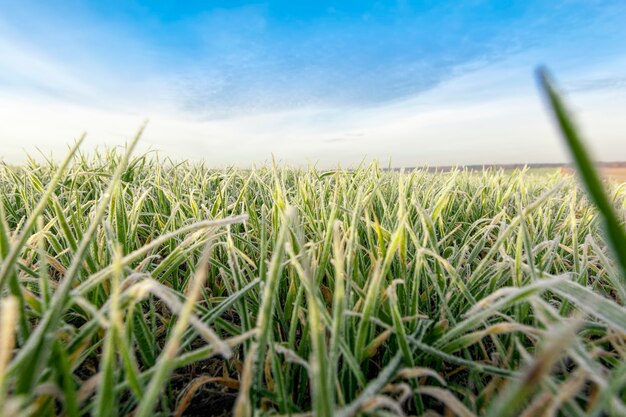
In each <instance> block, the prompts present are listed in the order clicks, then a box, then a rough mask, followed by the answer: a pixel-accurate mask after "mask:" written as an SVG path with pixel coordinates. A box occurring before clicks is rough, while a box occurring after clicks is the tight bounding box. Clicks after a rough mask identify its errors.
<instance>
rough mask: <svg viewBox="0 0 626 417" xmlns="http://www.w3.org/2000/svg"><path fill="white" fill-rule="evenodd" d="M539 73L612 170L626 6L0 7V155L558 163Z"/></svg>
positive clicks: (624, 86) (625, 107) (620, 119)
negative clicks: (113, 153)
mask: <svg viewBox="0 0 626 417" xmlns="http://www.w3.org/2000/svg"><path fill="white" fill-rule="evenodd" d="M539 64H545V65H547V66H548V67H549V68H550V69H551V70H552V72H553V74H554V75H555V76H556V78H557V80H558V84H559V86H560V87H561V89H562V90H563V91H564V92H565V93H566V94H567V97H568V99H569V101H570V103H571V105H572V107H573V108H574V110H575V111H576V116H577V119H578V121H579V125H581V127H582V130H583V132H584V133H585V136H586V137H587V139H588V140H589V141H590V143H591V145H592V147H593V149H594V151H595V156H596V157H597V159H601V160H626V117H625V116H626V2H624V1H619V0H614V1H609V0H606V1H605V0H587V1H584V0H555V1H540V0H529V1H480V0H471V1H419V2H418V1H394V2H387V1H376V2H371V1H342V2H332V1H315V2H308V1H306V2H305V1H303V2H293V1H270V2H258V3H248V2H240V1H228V2H226V1H212V2H207V1H190V2H178V1H159V2H149V1H143V0H140V1H129V0H126V1H125V0H113V1H107V2H104V1H102V2H100V1H79V0H72V1H55V0H52V1H47V2H37V1H29V0H25V1H6V0H0V114H1V115H2V120H1V121H0V158H1V159H5V160H7V161H10V162H19V161H21V160H24V158H25V154H26V153H31V154H34V153H36V149H37V148H39V149H41V151H43V152H44V153H46V154H49V153H51V152H52V153H53V154H54V155H55V156H57V157H60V156H61V155H62V154H63V153H64V152H65V149H66V146H67V145H68V144H70V143H71V142H72V141H73V140H74V138H76V137H78V136H79V135H80V133H81V132H83V131H86V132H87V134H88V135H87V140H86V142H85V146H84V149H85V150H89V149H92V148H94V147H96V146H102V145H104V144H106V145H109V146H116V145H120V144H123V143H124V142H125V141H126V140H128V139H129V138H130V137H132V136H133V134H134V131H135V130H136V129H137V127H138V126H139V125H140V124H141V122H142V120H144V119H146V118H148V119H149V124H148V128H147V130H146V132H145V134H144V136H143V138H142V141H141V149H142V150H146V149H155V150H159V151H160V152H161V153H162V154H164V155H169V156H172V157H173V158H175V159H187V158H191V159H204V160H206V161H207V162H208V163H209V164H212V165H216V166H225V165H240V166H247V165H250V164H252V163H263V162H264V161H268V160H270V159H271V156H272V154H274V155H275V156H276V158H278V159H279V160H282V161H285V162H287V163H291V164H298V165H303V164H315V163H317V164H318V165H319V166H331V165H335V164H337V163H341V164H342V165H344V166H350V165H354V164H357V163H358V162H360V161H361V160H362V159H363V158H366V159H374V158H376V159H379V160H381V161H384V162H385V163H386V162H387V161H389V160H391V163H392V164H393V165H395V166H415V165H421V164H429V165H448V164H482V163H526V162H561V161H564V160H566V159H567V154H566V153H565V152H564V149H563V146H562V144H561V142H560V139H559V137H558V135H557V134H556V132H555V130H554V128H553V126H552V125H551V122H550V118H549V117H548V116H547V114H546V112H545V109H544V107H543V103H542V101H541V99H540V96H539V94H538V92H537V89H536V86H535V80H534V74H533V71H534V69H535V68H536V66H537V65H539Z"/></svg>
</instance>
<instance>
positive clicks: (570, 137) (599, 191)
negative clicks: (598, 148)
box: [537, 68, 626, 285]
mask: <svg viewBox="0 0 626 417" xmlns="http://www.w3.org/2000/svg"><path fill="white" fill-rule="evenodd" d="M537 78H538V80H539V85H540V86H541V90H542V91H543V93H544V94H545V95H546V99H547V102H548V104H549V106H550V108H551V109H552V111H553V113H554V117H555V118H556V121H557V123H558V125H559V128H560V129H561V133H562V134H563V138H564V139H565V142H566V143H567V146H568V148H569V150H570V152H571V154H572V157H573V158H574V161H575V162H576V166H577V167H578V172H579V174H580V177H581V179H582V181H583V183H584V184H585V187H586V188H587V192H588V193H589V196H590V197H591V200H592V201H593V203H594V204H595V205H596V207H597V208H598V210H599V211H600V214H601V216H602V219H603V220H604V223H605V227H606V234H607V237H608V241H609V243H610V245H611V247H612V249H613V251H614V252H615V257H616V260H617V262H618V264H619V265H620V267H621V269H622V273H623V277H622V278H623V279H622V285H624V284H626V234H625V233H624V229H623V228H622V226H621V224H620V221H619V219H618V217H617V215H616V214H615V211H614V209H613V206H612V205H611V201H610V199H609V197H608V196H607V194H606V192H605V191H604V187H603V185H602V181H601V179H600V176H599V175H598V172H597V171H596V169H595V167H594V164H593V160H592V159H591V157H590V153H589V151H588V149H587V148H586V147H585V144H584V143H583V141H582V139H581V138H580V136H579V135H578V131H577V129H576V127H575V126H574V123H573V122H572V118H571V117H570V116H569V114H568V111H567V109H566V108H565V104H564V103H563V101H562V100H561V97H560V95H559V94H558V93H557V91H556V89H555V87H554V85H553V83H552V80H551V77H550V74H549V73H548V71H547V70H546V69H545V68H539V69H538V70H537Z"/></svg>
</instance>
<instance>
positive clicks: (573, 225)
mask: <svg viewBox="0 0 626 417" xmlns="http://www.w3.org/2000/svg"><path fill="white" fill-rule="evenodd" d="M549 92H550V94H553V93H552V90H549ZM549 97H551V98H552V99H554V97H557V96H552V95H550V96H549ZM557 99H558V97H557ZM557 104H559V103H557ZM556 108H557V111H558V106H557V107H556ZM558 114H560V113H558V112H557V115H558ZM563 114H564V113H563ZM564 117H566V116H564ZM566 133H567V132H566ZM137 137H139V135H137ZM134 142H135V141H133V143H132V144H130V145H129V146H128V149H126V150H125V151H124V152H120V151H116V150H107V151H104V152H96V153H94V154H92V155H90V156H86V155H83V154H80V153H78V152H77V150H76V149H77V146H78V143H77V144H76V146H75V147H74V148H72V149H71V151H70V153H69V155H68V157H67V159H66V160H65V161H64V162H63V163H61V164H59V165H57V164H54V163H52V162H48V163H45V164H39V163H35V162H33V161H31V162H30V163H29V164H28V165H24V166H19V167H11V166H7V165H4V166H2V167H0V187H1V188H2V191H3V192H2V194H1V195H0V255H1V257H2V266H1V269H0V272H1V274H0V294H1V301H0V312H1V313H0V314H1V317H0V414H2V415H44V416H52V415H67V416H82V415H94V416H110V415H136V416H147V415H163V416H165V415H184V414H187V415H221V414H225V415H226V414H230V413H234V414H236V415H239V416H248V415H253V414H254V415H260V414H268V415H269V414H280V415H300V414H303V413H304V414H315V415H320V416H331V415H340V416H353V415H404V414H415V415H436V414H445V415H459V416H472V415H491V416H501V415H519V414H524V415H536V414H537V413H539V411H541V412H543V413H547V414H545V415H572V416H582V415H602V414H603V413H605V414H614V415H623V414H626V404H625V403H624V399H625V398H624V396H625V395H626V389H625V386H626V378H625V377H624V375H626V372H624V371H626V362H625V361H624V349H625V346H626V345H625V343H624V341H625V339H624V335H625V334H626V308H625V307H624V302H625V297H626V288H625V287H624V275H623V273H622V271H621V269H620V266H621V265H622V261H623V260H622V259H621V254H622V251H623V248H621V247H619V239H620V238H619V236H620V235H619V234H615V233H610V234H608V235H607V234H605V233H603V232H602V230H600V227H599V224H600V223H605V224H608V225H609V227H620V228H621V227H622V226H621V224H622V221H621V220H620V214H619V213H620V210H623V209H624V207H625V206H626V194H625V193H626V191H625V190H624V188H618V187H615V186H614V185H609V188H610V189H609V191H610V192H611V193H613V194H612V199H610V200H609V199H606V200H602V198H605V197H603V196H605V194H604V193H605V190H604V188H605V186H606V184H602V183H600V182H599V181H596V182H594V181H591V182H590V181H589V180H587V178H588V175H593V171H589V170H588V168H587V167H586V165H584V164H583V165H581V166H582V167H583V168H584V169H583V174H584V176H583V177H584V178H585V179H586V182H585V183H586V184H587V185H588V186H589V187H592V189H593V192H592V193H591V195H592V201H593V202H595V203H598V201H600V202H604V203H606V202H607V201H610V204H609V205H607V204H604V203H603V204H600V210H597V209H596V208H595V207H594V205H592V203H591V202H590V200H588V199H587V198H586V197H585V195H586V194H585V193H584V192H582V191H581V190H579V187H578V185H577V184H576V182H575V181H574V180H572V179H571V178H563V177H561V176H560V175H559V174H558V173H554V174H552V175H546V174H540V175H537V174H534V173H533V172H532V171H529V170H526V169H524V170H517V171H514V172H512V173H505V172H503V171H497V170H487V171H484V172H481V173H472V172H468V171H463V170H454V171H452V172H449V173H429V172H428V171H426V170H414V171H411V172H391V171H386V170H382V169H380V168H379V167H378V165H376V164H372V165H369V166H361V167H358V168H357V169H354V170H350V171H345V170H331V171H325V172H321V171H318V170H316V169H306V170H300V169H291V168H280V167H276V166H273V167H261V168H256V169H250V170H242V169H225V170H212V169H209V168H207V167H205V166H204V165H202V164H192V163H182V164H174V163H171V162H169V161H167V160H166V161H162V160H160V159H159V158H158V157H149V156H147V155H140V156H135V157H133V156H132V155H131V153H130V152H131V150H132V147H133V144H134ZM581 149H582V148H581ZM576 152H578V151H576ZM576 152H575V156H576V155H577V154H576ZM582 152H584V149H583V151H582ZM591 169H593V168H591ZM588 172H592V174H589V173H588ZM599 199H600V200H599ZM607 219H608V220H607ZM619 233H622V231H621V229H620V232H619ZM605 236H608V238H607V239H605ZM615 236H617V237H615ZM621 236H623V234H622V235H621ZM609 245H613V250H612V252H611V251H610V249H609ZM616 245H617V246H616ZM611 253H613V254H615V257H616V259H617V262H615V261H613V260H612V259H613V256H612V255H611Z"/></svg>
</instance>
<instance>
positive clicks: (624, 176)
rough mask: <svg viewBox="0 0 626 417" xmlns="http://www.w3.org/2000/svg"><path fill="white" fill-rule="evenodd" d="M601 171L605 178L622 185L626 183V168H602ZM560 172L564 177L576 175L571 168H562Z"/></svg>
mask: <svg viewBox="0 0 626 417" xmlns="http://www.w3.org/2000/svg"><path fill="white" fill-rule="evenodd" d="M599 170H600V173H601V174H602V176H604V177H605V178H608V179H611V180H614V181H617V182H620V183H621V182H626V167H600V168H599ZM560 171H561V174H562V175H572V174H573V173H574V169H573V168H571V167H562V168H560Z"/></svg>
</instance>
